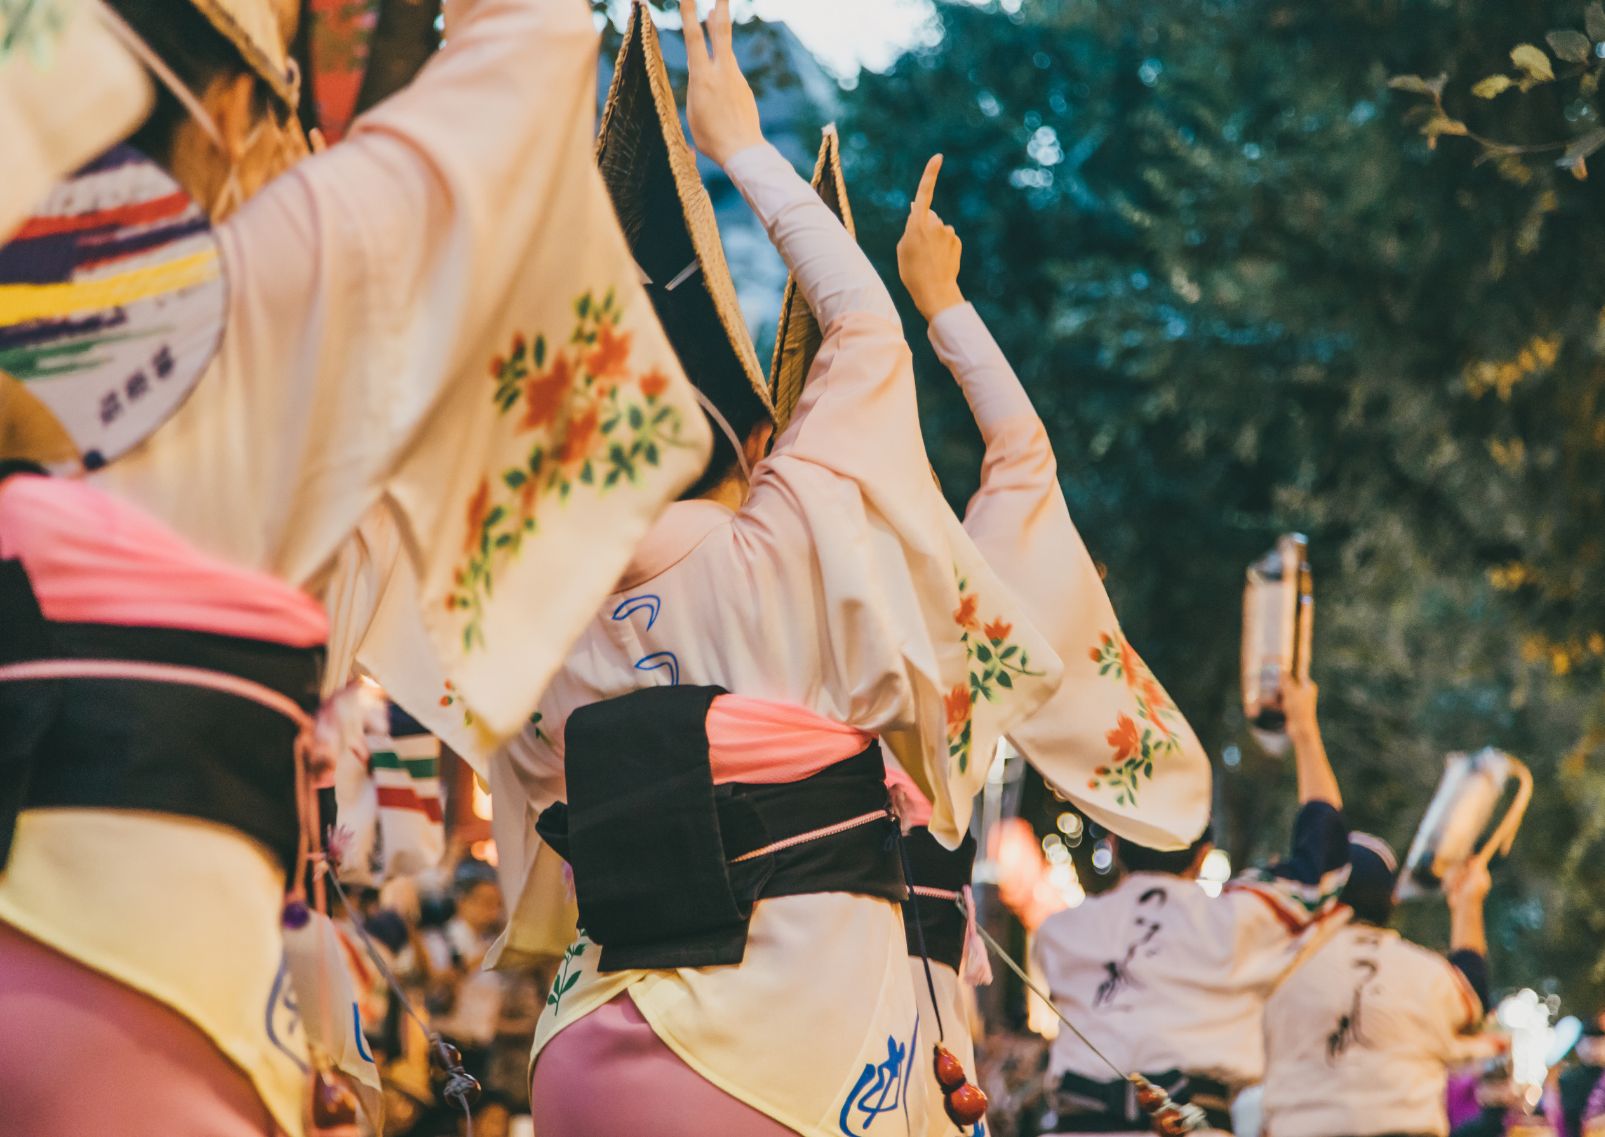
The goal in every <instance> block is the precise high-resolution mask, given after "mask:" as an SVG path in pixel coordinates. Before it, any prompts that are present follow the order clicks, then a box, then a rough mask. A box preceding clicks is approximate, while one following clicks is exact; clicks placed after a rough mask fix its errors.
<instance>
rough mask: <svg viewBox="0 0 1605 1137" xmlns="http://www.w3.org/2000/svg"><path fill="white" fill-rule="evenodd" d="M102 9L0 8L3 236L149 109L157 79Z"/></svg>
mask: <svg viewBox="0 0 1605 1137" xmlns="http://www.w3.org/2000/svg"><path fill="white" fill-rule="evenodd" d="M99 9H100V0H38V2H36V3H31V4H15V5H11V4H8V5H6V6H5V7H4V8H3V10H0V138H3V139H5V147H6V149H5V157H6V174H5V177H4V178H0V242H3V241H5V240H6V239H7V238H9V237H10V236H11V234H12V233H13V231H14V230H15V229H16V227H17V226H18V225H19V224H21V223H22V221H23V220H24V219H26V218H27V216H28V212H29V210H31V209H32V208H33V207H34V206H35V205H37V204H38V203H39V201H40V200H41V199H42V198H43V197H44V196H45V195H46V194H47V193H49V192H50V187H51V186H52V185H53V184H55V182H56V180H57V179H59V178H61V177H63V176H65V175H67V174H69V173H71V172H72V171H73V170H74V169H75V168H76V167H78V166H80V165H82V164H83V163H84V162H87V161H89V159H91V158H93V157H94V156H95V155H96V154H97V153H99V152H100V151H102V150H104V149H106V148H107V147H108V146H110V145H111V144H112V143H114V142H116V141H117V140H118V139H120V138H122V137H124V136H125V135H127V134H128V133H129V132H130V131H132V130H133V129H134V128H135V127H136V126H138V125H139V123H140V121H141V120H142V119H144V117H145V115H146V114H147V113H148V112H149V110H150V104H151V84H150V80H149V79H148V78H146V76H145V72H144V69H143V68H142V67H141V66H140V65H139V62H138V61H137V60H136V59H135V58H134V57H133V55H132V54H131V53H129V52H128V51H127V50H126V49H125V48H123V46H122V45H121V44H119V43H118V42H117V41H116V40H115V39H114V38H113V37H112V34H111V32H109V31H107V30H106V28H105V27H103V26H102V25H101V23H100V15H99Z"/></svg>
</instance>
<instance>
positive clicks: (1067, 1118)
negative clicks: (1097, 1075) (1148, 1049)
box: [1051, 1070, 1232, 1133]
mask: <svg viewBox="0 0 1605 1137" xmlns="http://www.w3.org/2000/svg"><path fill="white" fill-rule="evenodd" d="M1143 1076H1144V1077H1145V1078H1147V1079H1148V1080H1149V1081H1150V1082H1152V1083H1153V1084H1154V1085H1156V1086H1158V1087H1159V1088H1160V1089H1162V1090H1164V1091H1165V1092H1166V1093H1167V1094H1169V1095H1170V1099H1171V1100H1172V1101H1173V1102H1175V1103H1176V1104H1177V1105H1196V1106H1197V1107H1198V1108H1199V1109H1201V1110H1203V1111H1204V1117H1205V1118H1206V1120H1207V1122H1208V1127H1209V1128H1210V1129H1218V1130H1220V1131H1222V1132H1223V1133H1230V1132H1231V1131H1232V1112H1231V1103H1232V1091H1231V1089H1230V1088H1229V1087H1228V1086H1227V1085H1225V1083H1223V1082H1219V1081H1216V1080H1215V1079H1214V1078H1206V1077H1204V1076H1202V1075H1200V1074H1186V1073H1183V1072H1182V1071H1180V1070H1166V1071H1165V1072H1164V1073H1155V1074H1144V1075H1143ZM1051 1097H1052V1101H1053V1106H1054V1109H1055V1111H1056V1112H1057V1113H1058V1115H1059V1117H1058V1121H1057V1122H1056V1123H1055V1128H1057V1129H1060V1130H1062V1131H1064V1132H1066V1133H1147V1132H1150V1131H1151V1130H1152V1128H1153V1126H1152V1122H1151V1121H1150V1119H1149V1117H1148V1115H1147V1114H1146V1113H1144V1112H1143V1110H1142V1107H1141V1106H1139V1105H1138V1104H1137V1091H1136V1087H1135V1086H1134V1085H1133V1084H1132V1083H1131V1082H1129V1081H1126V1080H1125V1079H1121V1080H1120V1081H1114V1082H1100V1081H1097V1080H1096V1079H1093V1078H1084V1077H1082V1076H1081V1075H1080V1074H1077V1073H1075V1072H1074V1071H1071V1070H1066V1071H1065V1072H1064V1074H1063V1076H1062V1077H1061V1078H1060V1079H1059V1085H1058V1086H1057V1088H1056V1091H1055V1092H1054V1093H1053V1094H1052V1095H1051Z"/></svg>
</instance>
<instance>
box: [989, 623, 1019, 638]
mask: <svg viewBox="0 0 1605 1137" xmlns="http://www.w3.org/2000/svg"><path fill="white" fill-rule="evenodd" d="M982 631H983V632H985V633H986V638H987V639H989V640H1006V639H1008V638H1009V633H1010V632H1012V631H1014V625H1013V624H1007V623H1004V622H1003V621H1002V620H1001V619H998V620H993V621H992V622H991V623H990V624H988V625H987V626H986V627H985V628H983V629H982Z"/></svg>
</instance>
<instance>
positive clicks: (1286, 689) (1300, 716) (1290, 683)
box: [1282, 675, 1321, 738]
mask: <svg viewBox="0 0 1605 1137" xmlns="http://www.w3.org/2000/svg"><path fill="white" fill-rule="evenodd" d="M1283 683H1284V686H1283V688H1282V713H1283V714H1284V715H1285V716H1286V717H1287V733H1288V734H1289V735H1293V736H1295V737H1301V738H1307V737H1310V736H1313V735H1316V734H1319V732H1320V722H1319V720H1318V718H1317V716H1316V713H1315V707H1316V703H1317V702H1318V700H1319V697H1320V694H1321V689H1320V687H1318V686H1316V685H1315V684H1314V683H1312V682H1310V681H1308V680H1305V681H1303V682H1300V681H1299V680H1298V679H1295V678H1293V676H1291V675H1288V676H1285V677H1284V678H1283Z"/></svg>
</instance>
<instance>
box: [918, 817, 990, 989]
mask: <svg viewBox="0 0 1605 1137" xmlns="http://www.w3.org/2000/svg"><path fill="white" fill-rule="evenodd" d="M903 847H904V848H905V849H907V850H908V867H909V878H908V879H909V884H911V885H912V886H913V887H914V888H933V889H938V890H940V891H942V892H955V893H959V894H962V893H963V892H964V887H965V885H967V884H969V883H970V876H971V874H972V873H973V872H974V871H975V837H974V836H972V835H971V834H968V833H966V834H965V835H964V840H963V841H961V842H959V847H958V848H956V849H946V848H943V847H942V846H941V845H940V844H938V843H937V840H936V838H935V837H932V836H931V831H930V830H929V829H927V828H925V827H924V826H923V825H922V826H919V827H918V828H916V829H911V830H909V832H908V834H907V835H906V836H905V837H904V838H903ZM903 928H904V930H905V931H906V932H907V933H908V954H909V955H920V954H922V952H921V950H920V948H921V940H920V937H921V933H923V934H924V952H923V954H925V955H927V956H929V957H930V959H931V960H932V961H933V962H935V963H945V964H947V965H948V966H949V967H951V968H952V969H953V970H954V971H957V970H958V969H959V964H960V963H961V962H962V961H963V959H964V938H965V935H966V934H967V932H968V928H967V927H966V921H965V918H964V913H963V911H962V910H961V909H960V908H959V906H958V904H957V903H956V902H955V901H954V900H953V899H951V898H949V897H945V896H927V895H924V894H916V895H915V896H914V897H912V898H911V899H910V900H909V901H907V902H906V903H905V904H904V905H903Z"/></svg>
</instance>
